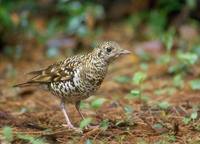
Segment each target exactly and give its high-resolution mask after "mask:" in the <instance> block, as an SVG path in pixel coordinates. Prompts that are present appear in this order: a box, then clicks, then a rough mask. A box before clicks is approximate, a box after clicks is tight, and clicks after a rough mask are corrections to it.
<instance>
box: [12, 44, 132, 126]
mask: <svg viewBox="0 0 200 144" xmlns="http://www.w3.org/2000/svg"><path fill="white" fill-rule="evenodd" d="M128 53H130V52H129V51H127V50H124V49H122V48H121V47H120V46H119V45H118V44H117V43H116V42H113V41H108V42H103V43H102V44H100V45H99V46H97V47H96V48H95V49H94V50H93V51H92V52H90V53H88V54H85V55H76V56H72V57H69V58H67V59H65V60H63V61H60V62H57V63H55V64H52V65H50V66H48V67H47V68H45V69H42V70H39V71H33V72H31V73H29V74H31V75H33V77H32V79H30V80H29V81H27V82H25V83H22V84H18V85H16V86H31V85H32V86H35V85H39V86H41V87H45V88H46V89H47V90H48V91H50V92H51V93H52V94H53V95H56V96H57V97H59V98H60V99H61V109H62V111H63V113H64V115H65V118H66V121H67V124H68V126H69V127H70V128H74V126H73V125H72V124H71V122H70V121H69V118H68V115H67V113H66V111H65V107H64V103H65V102H67V103H74V104H76V108H77V110H78V112H79V114H80V115H81V117H82V118H83V115H82V114H81V112H80V110H79V104H80V101H81V100H84V99H86V98H88V97H89V96H90V95H92V94H94V93H95V92H96V91H97V89H98V88H99V87H100V85H101V83H102V81H103V79H104V77H105V75H106V73H107V69H108V66H109V64H110V63H111V62H112V61H113V60H115V59H116V58H117V57H119V56H120V55H123V54H128Z"/></svg>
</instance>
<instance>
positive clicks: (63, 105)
mask: <svg viewBox="0 0 200 144" xmlns="http://www.w3.org/2000/svg"><path fill="white" fill-rule="evenodd" d="M60 108H61V110H62V112H63V114H64V116H65V120H66V122H67V126H68V127H69V128H71V129H75V127H74V126H73V125H72V123H71V121H70V120H69V117H68V115H67V112H66V108H65V103H64V102H63V101H61V104H60Z"/></svg>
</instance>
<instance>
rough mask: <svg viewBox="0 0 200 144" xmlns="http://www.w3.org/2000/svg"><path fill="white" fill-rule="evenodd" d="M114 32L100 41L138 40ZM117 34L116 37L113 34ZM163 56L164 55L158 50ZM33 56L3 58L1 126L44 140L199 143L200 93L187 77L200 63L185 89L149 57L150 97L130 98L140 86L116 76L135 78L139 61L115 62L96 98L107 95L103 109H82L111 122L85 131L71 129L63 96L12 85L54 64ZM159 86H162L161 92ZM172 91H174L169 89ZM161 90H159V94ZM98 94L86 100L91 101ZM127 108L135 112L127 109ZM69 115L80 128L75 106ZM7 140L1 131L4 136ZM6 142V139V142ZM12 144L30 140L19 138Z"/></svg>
mask: <svg viewBox="0 0 200 144" xmlns="http://www.w3.org/2000/svg"><path fill="white" fill-rule="evenodd" d="M113 29H114V30H113V31H112V30H110V31H108V32H107V34H106V36H103V37H102V39H111V38H112V39H116V40H120V44H121V45H122V46H123V47H126V48H127V49H129V50H132V51H133V49H134V42H132V40H131V39H126V37H129V36H126V34H122V35H119V34H118V35H117V34H116V33H117V32H115V28H113ZM113 35H115V37H114V38H113ZM160 54H162V53H160ZM28 55H29V56H30V57H34V58H32V59H31V60H27V59H22V60H19V61H17V62H11V61H10V60H9V59H7V58H5V57H4V58H2V60H1V61H0V129H1V130H2V129H3V127H4V126H10V127H12V128H13V133H14V134H16V135H17V134H21V135H30V136H34V137H37V138H44V139H45V141H46V143H50V144H58V143H63V144H64V143H87V144H89V143H90V141H92V142H93V143H111V144H117V143H123V144H134V143H137V144H146V143H147V144H154V143H156V144H165V143H174V144H175V143H176V144H188V143H191V144H198V143H200V119H199V118H200V109H199V108H200V107H199V102H200V96H199V94H200V93H199V91H193V90H191V88H190V87H189V85H188V81H189V80H191V79H194V78H196V76H197V75H199V74H200V73H199V72H200V70H199V65H196V66H195V67H194V68H193V69H194V71H193V74H192V75H191V74H188V75H186V76H185V77H184V87H183V88H181V89H178V88H175V87H174V86H173V82H172V81H173V77H172V75H169V74H168V73H167V69H166V66H164V65H159V64H156V63H155V61H154V60H152V61H147V64H148V70H147V71H146V72H147V75H148V77H147V80H146V81H145V82H144V84H143V87H144V91H143V94H144V95H147V96H148V100H147V101H142V100H140V99H137V98H133V99H128V98H127V97H128V96H127V95H128V94H129V93H130V91H131V90H133V89H137V87H136V86H135V85H134V84H132V82H131V81H129V82H124V83H120V82H117V81H116V80H115V78H116V77H119V76H127V77H128V78H129V79H132V77H133V75H134V72H136V71H139V70H140V69H141V68H140V64H141V61H140V60H139V57H137V56H136V55H134V54H132V55H129V56H126V57H122V58H120V59H119V60H117V61H116V62H114V63H113V64H112V65H111V66H110V69H109V72H108V75H107V77H106V79H105V81H104V82H103V84H102V87H101V88H100V90H99V91H98V92H97V94H96V96H95V97H104V98H106V99H107V101H106V102H105V103H104V104H103V106H102V107H100V108H99V109H96V110H94V109H91V108H87V107H86V108H83V109H82V111H83V113H84V115H85V116H86V117H91V118H92V119H93V121H92V122H93V123H94V124H99V123H100V122H101V121H102V120H105V119H107V120H108V122H109V126H108V128H107V129H106V130H103V129H101V128H94V129H85V130H84V131H83V133H82V134H80V133H77V132H74V131H73V130H69V129H68V128H66V127H65V126H63V124H65V121H64V117H63V114H62V113H61V111H60V109H59V100H58V99H57V98H56V97H54V96H52V95H51V94H50V93H48V92H45V91H41V90H38V89H35V88H21V89H19V88H13V87H12V85H13V84H16V83H20V82H23V81H24V80H25V79H27V78H28V76H27V75H25V73H27V72H29V71H32V70H37V69H39V68H42V67H45V66H47V65H48V64H51V63H53V62H55V59H47V58H46V57H44V56H43V55H42V49H40V48H38V49H36V50H34V51H33V50H32V51H30V53H29V54H28ZM158 90H163V91H160V93H158V92H159V91H158ZM170 90H171V92H170ZM156 92H157V93H156ZM93 99H94V97H91V98H89V99H87V100H85V101H84V103H86V104H87V103H90V102H91V101H92V100H93ZM163 101H167V102H168V103H169V104H170V106H169V108H167V109H161V108H160V107H158V106H157V105H158V104H159V103H160V102H163ZM126 106H129V107H131V108H132V109H133V112H130V113H128V114H127V113H126V112H125V110H124V108H125V107H126ZM67 107H68V111H69V115H70V118H71V120H72V122H73V123H74V125H75V126H77V127H78V126H79V122H80V121H81V118H80V117H79V115H78V113H77V112H76V110H75V108H74V106H73V105H70V104H69V105H67ZM194 107H195V108H196V110H197V114H198V116H197V118H195V119H194V120H192V121H191V122H190V123H189V124H185V123H184V122H183V119H184V118H185V117H190V115H191V114H192V113H193V111H194ZM2 138H3V135H2V132H1V135H0V139H2ZM2 142H3V141H2ZM12 143H16V144H17V143H26V142H25V141H23V140H21V139H19V138H17V137H16V138H15V139H14V141H13V142H12Z"/></svg>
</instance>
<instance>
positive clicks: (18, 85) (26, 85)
mask: <svg viewBox="0 0 200 144" xmlns="http://www.w3.org/2000/svg"><path fill="white" fill-rule="evenodd" d="M35 84H36V83H33V82H31V81H28V82H24V83H20V84H16V85H13V87H28V86H33V85H35Z"/></svg>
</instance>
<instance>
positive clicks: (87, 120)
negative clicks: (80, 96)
mask: <svg viewBox="0 0 200 144" xmlns="http://www.w3.org/2000/svg"><path fill="white" fill-rule="evenodd" d="M91 122H92V118H85V119H84V120H82V121H81V122H80V128H81V129H83V128H85V127H86V126H88V125H89V124H90V123H91Z"/></svg>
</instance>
